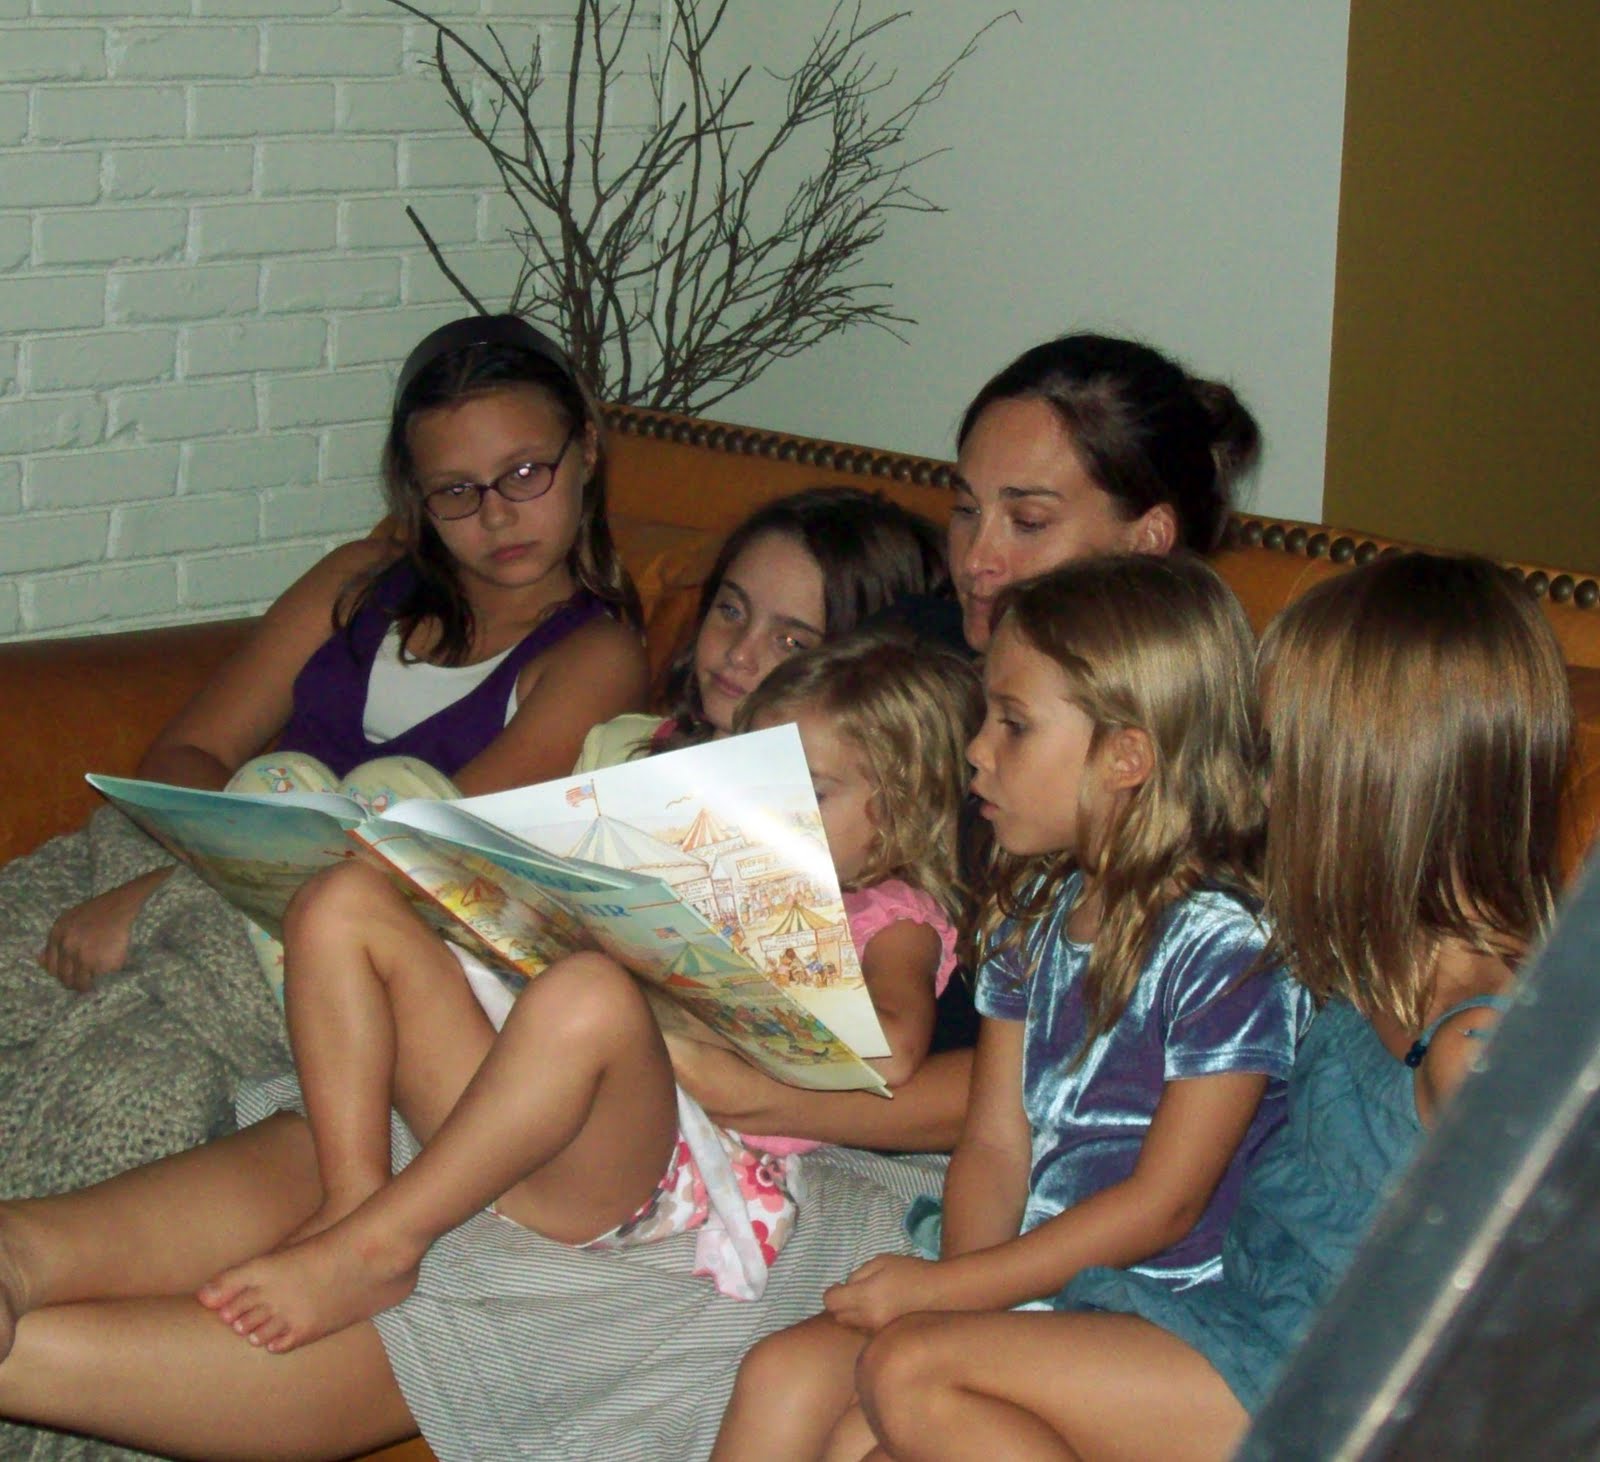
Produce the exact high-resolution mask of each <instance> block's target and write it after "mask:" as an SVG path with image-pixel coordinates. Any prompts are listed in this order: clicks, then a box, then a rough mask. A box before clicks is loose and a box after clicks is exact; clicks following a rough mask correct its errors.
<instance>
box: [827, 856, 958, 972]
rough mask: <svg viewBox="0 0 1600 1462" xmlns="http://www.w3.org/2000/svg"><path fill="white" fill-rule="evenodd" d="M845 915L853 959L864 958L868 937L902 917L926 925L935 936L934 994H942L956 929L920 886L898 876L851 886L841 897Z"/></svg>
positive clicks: (952, 963)
mask: <svg viewBox="0 0 1600 1462" xmlns="http://www.w3.org/2000/svg"><path fill="white" fill-rule="evenodd" d="M844 912H845V917H846V918H847V919H849V921H850V938H851V941H852V942H853V943H854V944H855V947H856V958H857V959H865V958H866V954H867V946H868V945H869V944H871V943H872V936H873V935H874V934H877V933H879V932H880V931H881V930H884V929H887V928H888V927H889V925H891V924H897V923H899V922H900V921H901V920H905V921H907V922H909V923H912V924H926V925H927V926H928V927H929V928H930V929H932V930H933V931H934V933H935V934H937V935H938V936H939V969H938V972H937V973H936V974H935V976H934V981H933V990H934V994H936V995H938V994H943V992H944V987H945V986H946V985H948V984H949V983H950V972H951V971H952V970H954V969H955V967H956V931H955V926H954V925H953V924H951V922H950V920H949V918H948V917H947V916H946V914H945V912H944V910H943V909H941V908H940V907H939V905H938V904H936V903H935V902H934V901H933V899H932V898H931V897H930V896H929V895H928V894H925V893H924V892H923V891H922V890H921V889H920V888H913V887H912V886H911V885H910V884H909V883H906V882H905V881H904V880H902V879H899V878H890V879H886V880H885V881H884V882H883V883H877V884H874V885H873V886H872V887H871V888H859V889H855V890H853V891H851V892H849V893H846V894H845V896H844Z"/></svg>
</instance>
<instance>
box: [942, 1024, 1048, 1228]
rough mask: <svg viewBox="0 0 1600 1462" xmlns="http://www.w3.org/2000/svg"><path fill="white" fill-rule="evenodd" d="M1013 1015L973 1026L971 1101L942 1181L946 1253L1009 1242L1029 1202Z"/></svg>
mask: <svg viewBox="0 0 1600 1462" xmlns="http://www.w3.org/2000/svg"><path fill="white" fill-rule="evenodd" d="M1023 1035H1024V1026H1023V1023H1022V1022H1021V1021H1020V1020H998V1019H995V1018H993V1017H985V1019H984V1021H983V1023H982V1024H981V1025H980V1026H979V1028H978V1051H977V1056H976V1058H975V1059H974V1062H973V1071H972V1099H971V1102H970V1103H969V1104H968V1107H967V1117H966V1121H965V1122H964V1123H963V1124H962V1128H961V1140H960V1141H959V1142H958V1143H957V1144H956V1150H955V1156H953V1157H952V1158H951V1159H950V1171H949V1172H948V1173H947V1174H946V1176H945V1183H944V1225H943V1243H942V1248H943V1253H944V1257H945V1258H947V1259H948V1258H950V1257H952V1256H954V1255H957V1254H965V1253H968V1252H970V1251H972V1250H975V1249H986V1248H988V1247H990V1246H991V1245H993V1244H1003V1243H1005V1242H1006V1241H1007V1240H1008V1239H1014V1238H1016V1236H1017V1231H1018V1230H1019V1229H1020V1228H1021V1226H1022V1213H1023V1209H1024V1208H1025V1207H1026V1206H1027V1202H1028V1179H1029V1173H1030V1169H1031V1167H1032V1164H1033V1135H1032V1132H1031V1131H1030V1129H1029V1127H1028V1114H1027V1111H1026V1110H1025V1109H1024V1107H1023V1104H1022V1043H1023Z"/></svg>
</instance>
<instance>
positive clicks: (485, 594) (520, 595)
mask: <svg viewBox="0 0 1600 1462" xmlns="http://www.w3.org/2000/svg"><path fill="white" fill-rule="evenodd" d="M576 588H577V586H576V584H575V583H574V582H573V579H572V575H571V574H570V573H568V572H567V571H566V570H565V569H563V570H562V571H561V572H560V573H554V574H551V575H549V576H548V577H547V578H545V579H542V580H541V581H540V582H539V583H537V584H530V585H529V586H528V587H527V588H521V589H499V588H494V587H490V586H485V585H481V584H468V585H467V586H465V593H466V598H467V603H468V604H469V605H470V606H471V608H472V621H473V645H472V658H473V659H474V660H483V659H487V658H488V657H489V656H490V655H498V654H499V653H500V652H501V651H502V650H505V649H509V648H510V647H511V646H512V645H514V644H516V643H517V642H518V641H519V640H520V639H522V637H523V636H524V635H525V634H527V633H528V631H529V630H530V629H532V628H533V627H534V626H535V625H536V624H538V623H539V621H540V620H542V619H544V618H545V616H546V615H548V614H549V613H550V611H551V610H552V609H554V608H555V607H556V606H557V605H559V604H564V603H566V601H567V600H568V599H570V598H571V597H572V595H573V593H574V591H575V589H576Z"/></svg>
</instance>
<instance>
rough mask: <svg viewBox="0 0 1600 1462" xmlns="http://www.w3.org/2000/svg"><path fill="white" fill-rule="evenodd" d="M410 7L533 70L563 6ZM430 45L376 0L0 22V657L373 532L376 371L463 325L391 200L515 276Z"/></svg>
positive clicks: (383, 408)
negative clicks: (494, 40) (538, 42)
mask: <svg viewBox="0 0 1600 1462" xmlns="http://www.w3.org/2000/svg"><path fill="white" fill-rule="evenodd" d="M429 8H430V10H431V11H432V12H433V13H435V14H437V15H438V16H440V17H441V18H448V19H449V20H450V21H451V23H453V24H457V23H458V24H460V25H462V26H463V27H465V28H466V30H467V31H468V32H469V33H470V34H471V35H473V36H474V37H482V36H483V35H484V34H485V31H484V27H485V25H486V24H488V23H492V24H494V25H495V26H496V28H497V29H498V30H499V31H500V33H501V35H502V36H503V37H504V38H506V39H507V41H508V43H509V44H510V45H511V46H512V49H513V55H514V56H515V57H516V58H517V59H519V60H524V59H525V58H526V48H527V46H529V45H530V44H531V42H532V40H533V38H534V36H535V35H537V34H540V33H542V34H544V35H545V37H546V40H547V43H548V44H547V50H546V62H547V65H548V64H551V63H552V62H553V63H554V64H556V65H559V61H560V57H561V55H562V45H563V42H564V41H565V39H566V32H565V31H564V30H563V26H564V25H566V24H567V23H569V21H570V16H571V13H572V11H571V0H561V3H559V4H557V3H555V0H551V3H549V4H546V3H544V0H537V3H535V4H532V5H530V4H528V3H527V0H433V3H432V4H430V6H429ZM637 23H638V24H640V25H641V27H642V29H641V31H640V37H641V43H640V47H639V50H638V55H639V58H640V59H639V62H638V64H637V66H635V64H634V62H633V59H632V55H631V54H630V58H629V62H628V67H627V69H628V75H626V76H624V77H622V78H621V79H620V82H619V90H618V92H617V93H616V97H615V106H616V115H617V116H618V117H619V118H620V119H625V120H628V121H631V120H632V119H633V118H635V117H640V116H643V115H645V114H646V113H647V112H648V110H649V108H650V105H651V96H650V90H649V86H648V82H647V81H646V78H645V76H644V74H643V67H644V65H645V63H646V61H647V59H648V58H649V57H650V56H652V55H654V54H655V52H656V51H657V50H658V49H659V39H660V37H659V34H658V33H657V32H656V31H654V30H652V29H651V26H652V20H651V19H650V18H649V17H645V18H643V19H641V20H640V21H639V22H637ZM431 51H432V33H431V31H430V30H429V29H428V28H427V27H425V26H422V25H420V24H419V23H418V22H417V21H415V19H413V18H412V17H410V16H407V15H405V14H404V13H403V12H400V11H399V10H398V9H397V8H396V7H395V6H393V5H392V4H390V3H388V0H0V640H7V639H14V638H30V637H36V636H45V635H57V634H72V633H88V632H92V631H102V630H114V629H124V628H138V627H143V626H147V625H156V624H167V623H174V622H179V621H183V620H189V619H196V618H207V617H216V616H221V615H235V614H240V613H247V612H251V611H255V610H259V609H261V608H263V607H264V606H265V605H266V604H267V603H268V602H270V601H271V599H272V598H273V597H275V596H276V595H277V594H278V593H279V592H281V590H282V589H283V588H284V587H285V586H286V585H287V584H289V583H290V582H292V580H293V579H294V578H295V576H296V575H298V574H300V573H302V572H303V571H304V570H305V569H306V568H307V567H308V566H309V565H310V564H311V563H313V562H314V561H315V560H316V558H317V557H318V556H319V555H320V554H322V553H324V552H326V551H327V549H328V548H330V547H331V546H332V545H333V544H335V543H338V542H340V541H342V540H344V539H348V538H350V537H354V536H356V535H358V534H360V533H362V532H364V531H366V529H367V528H368V527H369V526H370V525H371V523H372V522H373V521H374V519H375V518H376V517H377V516H378V515H379V514H380V513H381V511H382V506H381V499H380V494H379V492H378V488H377V470H376V469H377V454H378V449H379V446H380V444H381V442H382V439H383V435H384V432H385V430H386V426H387V409H388V401H389V396H390V392H391V391H392V389H393V380H394V372H395V369H396V366H397V364H398V362H399V361H400V359H401V358H403V356H404V355H405V354H406V352H407V351H408V350H409V349H410V347H411V345H412V344H413V343H414V342H415V341H416V340H417V339H418V338H419V337H420V336H421V335H423V334H425V333H426V332H427V331H428V330H430V329H432V328H433V327H434V326H435V325H437V324H440V323H442V322H443V321H444V320H446V319H449V318H451V317H453V316H455V315H457V314H460V313H462V312H463V309H464V306H462V304H461V303H460V301H459V299H458V298H457V296H456V295H455V292H454V290H453V288H452V287H451V286H450V284H449V283H448V282H447V281H446V280H444V279H443V278H442V276H441V275H440V272H439V270H438V268H437V267H436V266H435V264H434V263H433V261H432V260H431V259H430V258H429V257H428V254H427V251H426V249H425V248H424V246H423V245H422V243H421V240H420V239H419V238H418V237H417V235H416V233H415V230H414V229H413V228H412V225H411V223H410V222H409V220H408V219H407V218H406V216H405V208H406V206H407V205H408V204H410V205H413V206H415V207H416V208H417V209H418V210H419V211H420V212H421V213H422V215H423V217H424V218H425V219H426V220H427V222H428V225H429V227H430V229H431V230H432V231H433V234H434V236H435V238H437V239H438V240H439V241H440V243H441V245H443V246H444V247H445V248H446V250H447V251H448V252H449V255H450V257H451V260H452V263H453V264H454V265H455V266H456V267H458V268H459V269H460V271H461V273H462V275H463V277H464V278H465V279H467V280H468V282H469V283H470V285H471V287H472V288H473V289H474V290H475V291H477V292H478V293H479V295H480V297H481V298H483V299H484V300H485V301H486V302H488V303H490V304H491V305H493V304H496V303H499V302H501V301H503V300H504V299H505V298H506V297H507V295H508V293H509V291H510V289H511V287H512V285H513V283H514V281H515V277H516V269H515V266H516V255H515V253H514V252H513V251H512V249H511V248H510V247H509V246H508V242H507V239H506V234H505V228H506V226H507V225H508V224H509V223H511V222H512V221H513V219H514V215H513V214H512V213H511V211H510V210H508V209H505V208H503V207H501V206H499V204H498V203H497V200H498V199H499V197H500V190H499V184H498V180H497V179H496V177H495V175H494V172H493V169H492V168H491V167H490V165H489V162H488V159H487V157H486V156H485V155H484V154H483V153H482V152H481V151H480V150H479V149H478V148H477V146H476V145H475V144H474V143H472V142H471V141H470V140H469V139H467V138H466V136H465V133H464V131H463V129H462V127H461V124H460V122H459V121H458V120H457V119H456V118H455V116H454V115H453V113H452V112H451V110H450V107H449V105H448V103H447V101H446V98H445V95H444V92H443V89H442V88H441V87H440V85H439V83H438V80H437V78H436V77H435V76H434V75H433V73H432V72H431V70H430V69H429V67H428V64H427V62H428V60H429V58H430V57H431ZM560 91H561V87H560V85H559V78H557V77H555V76H554V75H552V77H551V85H550V87H549V92H550V95H551V96H552V98H554V97H556V96H557V94H558V93H559V92H560ZM543 105H544V103H543V100H542V99H541V106H543ZM552 120H553V119H552Z"/></svg>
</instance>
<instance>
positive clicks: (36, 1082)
mask: <svg viewBox="0 0 1600 1462" xmlns="http://www.w3.org/2000/svg"><path fill="white" fill-rule="evenodd" d="M171 861H172V860H171V859H170V858H169V857H168V856H167V855H166V854H165V853H164V852H163V851H162V850H161V849H160V848H159V847H158V846H157V845H156V844H155V843H153V842H151V840H150V839H149V838H147V837H146V836H145V835H144V834H143V833H141V832H140V831H139V830H138V829H137V828H135V827H134V826H133V825H132V823H130V822H128V821H127V819H126V818H124V817H123V816H122V815H121V814H120V813H119V812H116V811H115V810H114V809H111V808H103V809H102V810H101V811H100V812H98V813H96V814H95V816H94V817H93V818H92V819H91V820H90V822H89V824H88V826H87V827H86V828H85V829H83V830H82V831H81V832H77V833H72V834H69V835H67V836H65V837H59V838H55V839H54V840H52V841H51V842H49V843H46V844H45V845H44V846H43V847H42V848H40V849H39V850H38V851H37V852H34V853H30V854H28V855H27V856H26V857H23V858H18V859H16V860H14V861H13V862H11V863H10V864H8V865H6V866H5V867H4V868H0V1197H28V1196H35V1195H39V1194H45V1193H54V1192H61V1191H63V1190H66V1189H70V1188H79V1187H83V1186H84V1185H85V1184H88V1183H94V1182H98V1181H99V1180H100V1179H102V1178H106V1177H109V1176H111V1175H112V1174H114V1173H119V1172H123V1171H125V1170H126V1169H129V1168H133V1167H137V1166H139V1165H140V1164H142V1163H146V1162H151V1161H153V1160H155V1159H156V1158H159V1157H165V1156H166V1155H167V1154H169V1153H173V1152H178V1151H181V1150H183V1149H185V1148H189V1147H193V1146H195V1145H196V1144H197V1143H200V1142H204V1141H205V1140H207V1139H208V1138H210V1137H214V1136H217V1135H219V1134H221V1133H224V1132H228V1131H231V1130H232V1129H233V1127H234V1108H233V1101H232V1095H233V1088H234V1087H235V1085H236V1084H237V1083H238V1082H239V1081H241V1080H242V1079H244V1078H246V1077H250V1076H258V1075H264V1074H268V1073H270V1072H273V1071H278V1070H282V1069H284V1068H286V1067H287V1066H288V1065H289V1064H290V1057H289V1050H288V1046H287V1043H286V1041H285V1037H284V1030H283V1018H282V1014H281V1012H280V1011H279V1008H278V1005H277V1002H276V1001H275V1000H274V999H273V997H272V995H271V993H270V992H269V991H268V989H267V985H266V981H265V980H264V979H263V978H262V976H261V972H260V968H259V966H258V965H257V963H256V959H255V956H254V954H253V953H252V952H251V949H250V945H249V942H248V940H247V939H246V938H245V934H244V930H243V926H242V923H241V920H240V917H239V915H238V913H237V912H235V911H234V910H233V909H232V908H231V907H229V906H228V905H227V904H226V903H225V902H224V901H223V900H222V898H221V897H220V896H219V895H217V894H216V893H214V892H213V891H212V890H211V889H209V888H207V887H206V886H205V885H204V884H203V883H201V882H200V881H199V880H198V879H197V878H195V877H194V876H193V875H192V874H191V873H189V871H188V870H187V869H184V868H177V869H176V870H175V871H174V872H173V874H172V876H171V877H170V878H168V879H167V880H166V882H165V883H164V884H162V885H161V887H160V888H159V889H158V890H157V892H156V893H155V894H154V895H153V896H152V897H151V898H150V900H149V901H148V903H146V905H145V907H144V909H143V910H142V912H141V913H140V915H139V917H138V919H137V920H136V921H135V923H134V927H133V934H132V941H131V947H130V951H129V957H128V960H127V964H126V966H125V968H124V969H122V970H121V971H120V972H118V973H116V974H113V975H109V976H107V977H105V978H104V979H103V980H101V981H100V982H99V984H98V985H97V986H96V988H95V989H94V990H93V991H92V992H91V993H89V994H86V995H80V994H78V993H76V992H75V991H72V990H69V989H67V988H66V987H65V986H64V985H62V984H61V983H60V982H59V981H57V980H56V979H55V978H54V977H53V976H51V975H50V974H48V973H47V972H46V971H45V970H44V968H43V967H42V966H41V965H40V964H39V963H38V959H37V956H38V953H39V951H40V950H41V949H42V948H43V947H44V942H45V938H46V936H47V934H48V933H49V930H50V926H51V925H52V924H53V923H54V922H55V919H56V917H57V916H58V915H59V914H60V913H61V912H62V911H63V910H65V909H68V908H71V907H73V906H74V905H76V904H79V903H81V902H83V900H84V899H86V898H90V897H92V896H93V895H95V894H98V893H103V892H105V891H106V890H107V889H110V888H114V887H115V886H116V885H118V884H120V883H124V882H126V881H127V880H128V879H130V878H134V877H137V876H138V875H139V874H141V873H145V872H147V871H149V870H150V869H152V868H156V867H160V866H163V865H170V864H171ZM134 1455H137V1454H134V1453H130V1452H127V1451H124V1450H121V1449H115V1448H110V1447H106V1446H104V1445H103V1444H99V1443H94V1442H88V1441H85V1440H83V1439H81V1438H71V1437H64V1436H60V1435H57V1434H55V1433H49V1432H43V1431H36V1430H34V1429H32V1428H23V1427H13V1426H5V1425H0V1458H4V1459H5V1462H13V1459H19V1462H20V1459H27V1462H91V1459H93V1462H101V1459H111V1458H126V1457H131V1456H134Z"/></svg>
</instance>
